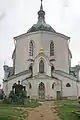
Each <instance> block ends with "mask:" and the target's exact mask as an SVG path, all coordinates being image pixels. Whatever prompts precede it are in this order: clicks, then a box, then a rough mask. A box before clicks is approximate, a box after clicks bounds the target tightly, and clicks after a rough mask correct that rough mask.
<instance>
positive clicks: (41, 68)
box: [39, 60, 44, 73]
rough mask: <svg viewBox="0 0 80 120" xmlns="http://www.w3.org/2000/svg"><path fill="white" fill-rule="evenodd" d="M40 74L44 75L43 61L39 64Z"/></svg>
mask: <svg viewBox="0 0 80 120" xmlns="http://www.w3.org/2000/svg"><path fill="white" fill-rule="evenodd" d="M39 72H40V73H44V62H43V60H41V61H40V63H39Z"/></svg>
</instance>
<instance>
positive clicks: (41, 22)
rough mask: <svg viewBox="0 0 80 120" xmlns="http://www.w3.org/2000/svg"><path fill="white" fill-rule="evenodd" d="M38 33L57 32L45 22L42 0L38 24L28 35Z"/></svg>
mask: <svg viewBox="0 0 80 120" xmlns="http://www.w3.org/2000/svg"><path fill="white" fill-rule="evenodd" d="M36 31H49V32H56V31H55V30H54V29H53V28H52V27H51V26H50V25H48V24H46V22H45V12H44V10H43V5H42V0H41V6H40V10H39V12H38V22H37V24H34V25H33V26H32V27H31V28H30V29H29V30H28V31H27V33H30V32H36Z"/></svg>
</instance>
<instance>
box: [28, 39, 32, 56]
mask: <svg viewBox="0 0 80 120" xmlns="http://www.w3.org/2000/svg"><path fill="white" fill-rule="evenodd" d="M29 55H30V56H33V41H31V42H30V45H29Z"/></svg>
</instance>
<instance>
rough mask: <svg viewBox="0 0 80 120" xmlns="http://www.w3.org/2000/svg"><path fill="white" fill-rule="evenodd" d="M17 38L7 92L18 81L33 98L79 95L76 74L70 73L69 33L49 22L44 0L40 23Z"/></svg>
mask: <svg viewBox="0 0 80 120" xmlns="http://www.w3.org/2000/svg"><path fill="white" fill-rule="evenodd" d="M14 40H15V50H14V52H13V54H12V59H13V67H8V66H6V65H5V66H4V71H5V78H4V83H3V86H4V91H5V93H6V95H8V94H9V92H10V91H11V89H12V86H13V84H15V83H17V82H18V81H20V82H21V84H22V85H25V87H26V90H27V96H30V98H36V99H39V98H42V99H43V98H45V99H60V98H61V97H68V96H72V95H73V96H76V95H77V88H76V81H77V78H76V77H74V76H72V75H70V68H71V58H72V54H71V51H70V49H69V40H70V37H68V36H65V35H63V34H61V33H58V32H56V31H55V30H54V29H53V28H52V27H51V26H50V25H49V24H47V23H46V21H45V11H44V9H43V3H42V0H41V6H40V10H39V11H38V21H37V23H36V24H34V25H32V27H31V28H30V29H29V30H28V31H27V32H26V33H24V34H22V35H20V36H17V37H14ZM71 84H74V86H73V87H72V85H71ZM68 85H69V86H68Z"/></svg>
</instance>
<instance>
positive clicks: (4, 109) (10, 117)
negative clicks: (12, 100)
mask: <svg viewBox="0 0 80 120" xmlns="http://www.w3.org/2000/svg"><path fill="white" fill-rule="evenodd" d="M39 105H40V104H39V103H38V101H36V100H31V101H30V102H29V101H27V102H26V104H25V105H11V104H2V103H0V120H25V118H26V120H27V117H28V113H27V107H31V108H34V107H37V106H39Z"/></svg>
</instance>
